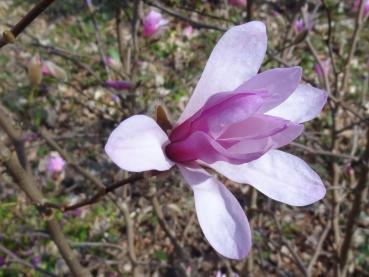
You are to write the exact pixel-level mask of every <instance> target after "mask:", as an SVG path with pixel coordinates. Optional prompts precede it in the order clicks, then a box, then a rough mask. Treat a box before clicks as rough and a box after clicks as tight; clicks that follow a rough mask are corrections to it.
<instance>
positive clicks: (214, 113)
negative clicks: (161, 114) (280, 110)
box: [170, 92, 264, 142]
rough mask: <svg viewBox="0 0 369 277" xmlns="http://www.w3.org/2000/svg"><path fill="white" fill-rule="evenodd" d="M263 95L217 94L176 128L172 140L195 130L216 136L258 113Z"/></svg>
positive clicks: (181, 137)
mask: <svg viewBox="0 0 369 277" xmlns="http://www.w3.org/2000/svg"><path fill="white" fill-rule="evenodd" d="M263 96H264V94H262V93H260V94H253V93H228V92H223V93H218V94H215V95H213V96H212V97H210V98H209V99H208V101H206V103H205V104H204V106H203V107H202V108H201V109H200V110H199V111H198V112H196V113H195V114H194V115H193V116H191V117H190V118H188V119H187V120H186V121H185V122H183V123H182V124H180V125H179V126H177V127H175V128H174V130H173V131H172V132H171V134H170V140H171V141H172V142H175V141H179V140H183V139H185V138H186V137H188V136H189V135H190V134H191V133H193V132H195V131H203V132H207V133H209V134H210V135H211V136H212V137H214V138H216V137H218V136H219V135H221V134H222V133H223V132H224V130H226V129H227V128H228V126H229V125H232V124H234V123H237V122H240V121H244V120H246V119H247V118H248V117H250V116H251V115H252V114H254V113H256V112H257V111H258V109H259V108H260V106H261V105H262V103H263V101H264V99H263Z"/></svg>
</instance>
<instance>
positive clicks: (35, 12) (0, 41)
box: [0, 0, 55, 48]
mask: <svg viewBox="0 0 369 277" xmlns="http://www.w3.org/2000/svg"><path fill="white" fill-rule="evenodd" d="M54 1H55V0H43V1H41V2H39V3H38V4H37V5H36V6H34V7H33V8H32V9H31V10H30V11H29V12H28V13H27V14H26V15H25V16H24V17H23V18H22V19H21V20H20V21H19V22H18V23H17V24H16V25H15V26H14V27H13V28H11V29H10V31H9V32H11V34H12V35H13V36H14V38H16V37H17V36H18V35H19V34H20V33H22V32H23V30H24V29H26V28H27V26H28V25H30V24H31V23H32V22H33V20H35V19H36V18H37V17H38V16H39V15H40V14H41V13H42V12H43V11H44V10H46V9H47V7H49V6H50V5H51V4H52V3H53V2H54ZM6 44H8V41H7V40H6V39H5V38H4V36H3V37H2V38H0V48H2V47H3V46H4V45H6Z"/></svg>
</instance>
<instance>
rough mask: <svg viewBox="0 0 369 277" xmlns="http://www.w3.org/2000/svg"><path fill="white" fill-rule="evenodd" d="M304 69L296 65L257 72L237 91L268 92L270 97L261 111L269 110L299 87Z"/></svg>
mask: <svg viewBox="0 0 369 277" xmlns="http://www.w3.org/2000/svg"><path fill="white" fill-rule="evenodd" d="M301 75H302V69H301V67H298V66H295V67H290V68H275V69H271V70H267V71H265V72H263V73H260V74H257V75H255V76H254V77H252V78H251V79H250V80H248V81H246V82H245V83H244V84H242V85H241V86H240V87H239V88H237V90H236V91H251V92H255V91H262V92H267V94H268V96H269V97H268V98H267V99H265V102H264V105H263V107H262V108H261V110H260V111H259V112H260V113H263V112H265V111H268V110H270V109H272V108H274V107H276V106H278V105H279V104H281V103H282V102H283V101H285V100H286V99H287V98H288V97H289V96H290V95H291V94H292V93H293V92H294V91H295V89H296V88H297V86H298V85H299V83H300V81H301Z"/></svg>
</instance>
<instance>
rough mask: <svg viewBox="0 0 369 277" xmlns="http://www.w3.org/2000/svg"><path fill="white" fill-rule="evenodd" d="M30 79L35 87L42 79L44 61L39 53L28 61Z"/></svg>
mask: <svg viewBox="0 0 369 277" xmlns="http://www.w3.org/2000/svg"><path fill="white" fill-rule="evenodd" d="M27 70H28V79H29V82H30V84H31V86H33V87H37V86H39V85H40V84H41V81H42V63H41V58H40V55H39V54H36V55H34V56H33V57H32V58H31V60H30V61H29V63H28V66H27Z"/></svg>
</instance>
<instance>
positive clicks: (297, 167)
mask: <svg viewBox="0 0 369 277" xmlns="http://www.w3.org/2000/svg"><path fill="white" fill-rule="evenodd" d="M208 166H209V167H211V168H213V169H215V170H216V171H218V172H219V173H220V174H222V175H224V176H226V177H227V178H228V179H230V180H232V181H234V182H238V183H247V184H250V185H252V186H253V187H255V188H256V189H257V190H259V191H260V192H262V193H264V194H265V195H267V196H268V197H270V198H272V199H274V200H277V201H280V202H283V203H286V204H289V205H294V206H305V205H309V204H312V203H314V202H316V201H318V200H320V199H322V198H323V197H324V195H325V192H326V190H325V187H324V185H323V182H322V180H321V179H320V177H319V176H318V175H317V174H316V173H315V172H314V171H313V170H312V169H311V168H310V167H309V166H308V165H307V164H306V163H305V162H304V161H303V160H301V159H300V158H298V157H296V156H293V155H291V154H288V153H285V152H282V151H279V150H271V151H269V152H268V153H266V154H265V155H263V156H262V157H260V158H259V159H257V160H255V161H252V162H250V163H246V164H241V165H233V164H229V163H226V162H216V163H214V164H209V165H208Z"/></svg>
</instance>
